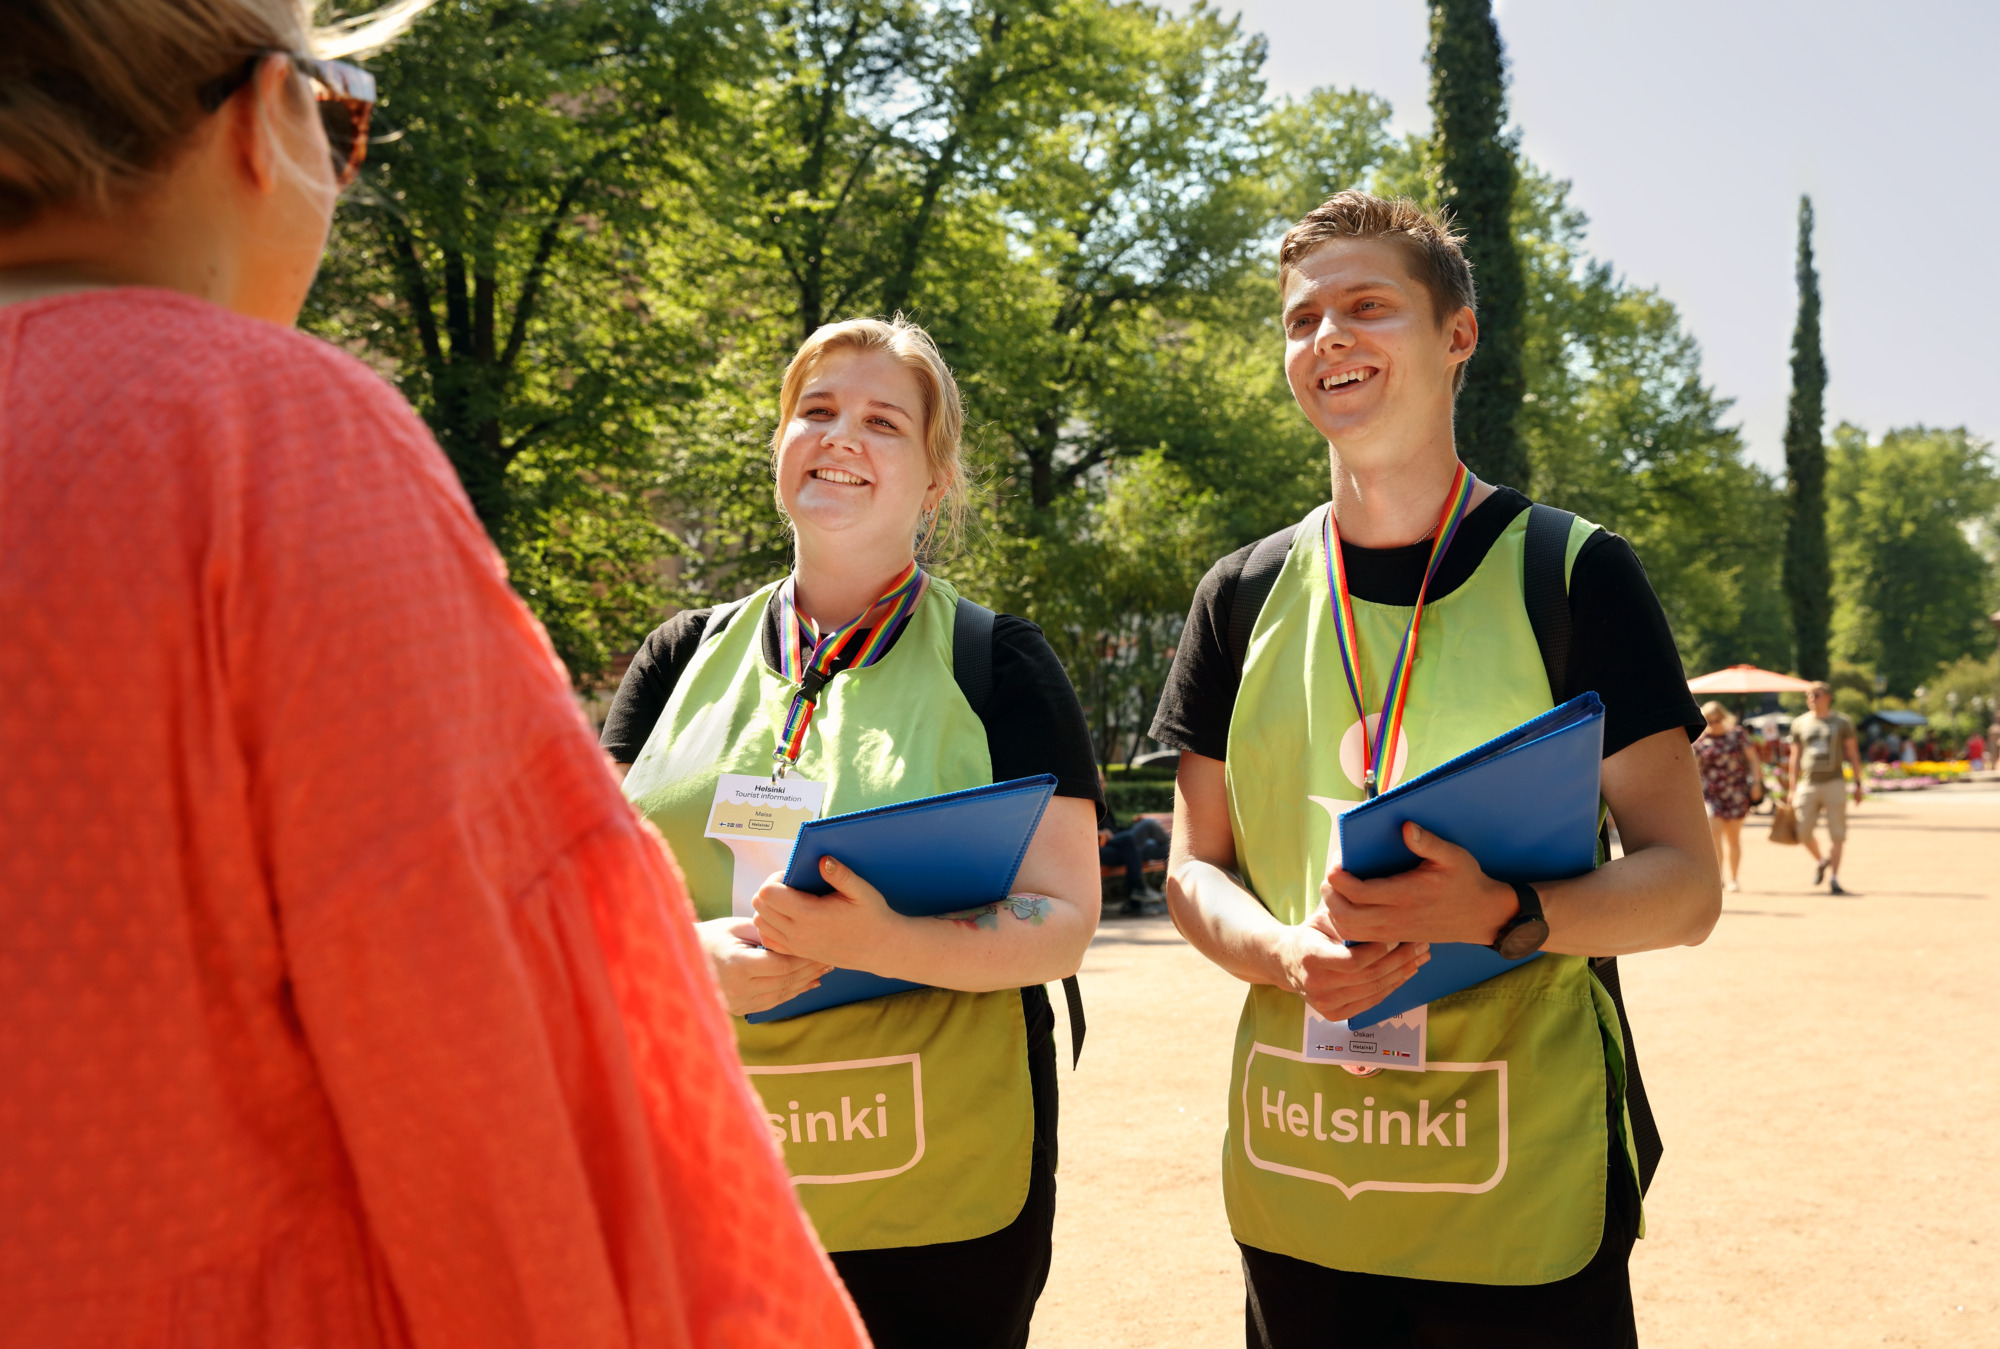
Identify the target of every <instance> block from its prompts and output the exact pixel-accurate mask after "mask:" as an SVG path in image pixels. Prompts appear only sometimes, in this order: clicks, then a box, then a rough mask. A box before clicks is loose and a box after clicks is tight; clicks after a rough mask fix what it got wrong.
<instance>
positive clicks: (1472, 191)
mask: <svg viewBox="0 0 2000 1349" xmlns="http://www.w3.org/2000/svg"><path fill="white" fill-rule="evenodd" d="M1430 58H1431V114H1432V116H1433V118H1434V119H1435V129H1434V130H1433V132H1432V148H1433V152H1434V154H1433V159H1434V162H1435V164H1436V173H1437V195H1438V204H1439V205H1441V206H1443V207H1445V208H1447V209H1449V210H1450V212H1451V214H1452V218H1453V220H1454V221H1455V222H1456V223H1457V225H1458V228H1459V229H1461V230H1463V231H1464V232H1465V255H1466V258H1467V259H1468V260H1469V261H1470V262H1471V263H1472V279H1473V282H1474V284H1475V285H1477V286H1478V288H1479V350H1478V352H1477V353H1476V354H1475V355H1474V356H1473V358H1472V362H1471V365H1470V367H1469V368H1468V369H1467V371H1466V376H1465V387H1464V388H1463V389H1462V390H1461V391H1460V393H1459V395H1458V422H1457V434H1458V452H1459V457H1460V458H1462V459H1464V460H1465V462H1466V463H1467V464H1468V465H1470V466H1471V468H1472V471H1473V472H1475V473H1477V474H1478V475H1479V476H1480V477H1482V478H1484V479H1486V480H1487V481H1488V482H1499V483H1507V484H1509V485H1511V486H1514V487H1518V488H1520V489H1521V490H1522V491H1527V490H1528V455H1527V451H1526V450H1525V449H1524V448H1523V447H1522V445H1521V440H1520V437H1519V435H1518V434H1517V433H1516V431H1515V426H1514V422H1515V417H1516V415H1517V414H1518V413H1519V412H1520V409H1521V395H1522V394H1524V393H1525V392H1527V387H1528V381H1527V375H1526V373H1525V372H1524V371H1523V369H1522V363H1521V346H1522V341H1523V339H1524V337H1525V333H1524V331H1523V329H1524V327H1525V322H1524V320H1525V317H1526V308H1527V305H1526V299H1527V297H1526V291H1527V284H1526V280H1525V277H1524V275H1523V272H1522V267H1521V253H1520V250H1519V249H1518V248H1517V247H1516V246H1515V242H1514V228H1513V209H1514V187H1515V183H1516V182H1517V180H1518V177H1519V171H1518V169H1517V168H1516V166H1515V163H1514V145H1513V141H1512V139H1511V138H1510V137H1509V136H1508V135H1507V133H1506V126H1507V94H1506V81H1507V73H1506V53H1505V51H1504V50H1503V48H1502V47H1501V45H1500V30H1499V29H1498V28H1497V27H1496V26H1495V25H1494V23H1493V7H1492V4H1491V0H1431V50H1430Z"/></svg>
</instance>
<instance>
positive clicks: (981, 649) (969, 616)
mask: <svg viewBox="0 0 2000 1349" xmlns="http://www.w3.org/2000/svg"><path fill="white" fill-rule="evenodd" d="M951 677H952V678H953V679H955V680H957V681H958V691H959V692H960V693H963V694H964V695H965V701H966V702H968V703H971V704H972V710H973V711H974V712H975V713H977V714H978V715H979V716H981V717H984V716H985V715H986V705H987V704H988V703H990V702H991V701H993V611H992V610H991V609H989V608H987V607H986V606H985V605H983V604H975V603H973V602H972V601H971V600H969V599H967V598H965V596H963V595H960V596H959V597H958V612H957V613H955V614H953V615H952V619H951Z"/></svg>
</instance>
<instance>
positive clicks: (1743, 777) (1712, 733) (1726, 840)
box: [1694, 702, 1763, 890]
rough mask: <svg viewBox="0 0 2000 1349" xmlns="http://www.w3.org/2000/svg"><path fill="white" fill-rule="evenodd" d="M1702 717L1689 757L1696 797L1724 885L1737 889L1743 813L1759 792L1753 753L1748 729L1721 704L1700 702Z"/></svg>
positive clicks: (1747, 812) (1747, 810) (1726, 887)
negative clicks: (1697, 779)
mask: <svg viewBox="0 0 2000 1349" xmlns="http://www.w3.org/2000/svg"><path fill="white" fill-rule="evenodd" d="M1701 716H1702V720H1703V721H1704V722H1706V723H1707V725H1708V729H1707V730H1705V731H1703V732H1702V735H1701V739H1699V740H1697V741H1695V742H1694V757H1695V762H1696V764H1697V766H1699V767H1700V769H1701V799H1702V802H1703V804H1704V805H1706V806H1707V807H1708V831H1709V836H1710V837H1711V838H1713V839H1714V840H1715V860H1716V861H1717V862H1718V863H1720V864H1722V866H1723V868H1724V870H1725V871H1726V872H1727V873H1728V876H1729V880H1728V883H1727V884H1726V885H1725V887H1724V888H1725V889H1728V890H1741V889H1742V888H1743V887H1742V886H1741V885H1740V884H1738V883H1737V879H1736V873H1737V869H1738V868H1739V867H1740V866H1741V865H1742V862H1743V817H1744V816H1745V815H1748V814H1749V813H1750V807H1751V805H1752V804H1753V803H1754V802H1755V801H1756V799H1757V798H1758V797H1760V796H1761V795H1763V793H1762V791H1761V790H1760V789H1761V787H1762V783H1761V782H1760V781H1759V778H1760V776H1761V774H1760V772H1759V769H1758V763H1757V751H1756V750H1755V749H1754V748H1753V747H1752V745H1751V742H1750V733H1749V732H1748V731H1746V730H1744V729H1743V728H1742V727H1741V726H1739V725H1737V724H1736V718H1734V717H1732V716H1730V715H1729V710H1728V709H1727V708H1725V707H1724V706H1723V705H1722V704H1721V703H1715V702H1709V703H1703V704H1702V705H1701Z"/></svg>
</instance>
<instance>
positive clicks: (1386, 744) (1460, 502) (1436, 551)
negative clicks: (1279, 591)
mask: <svg viewBox="0 0 2000 1349" xmlns="http://www.w3.org/2000/svg"><path fill="white" fill-rule="evenodd" d="M1474 482H1475V479H1474V478H1473V476H1472V475H1471V474H1470V473H1467V472H1466V471H1465V465H1464V464H1460V465H1459V466H1458V476H1457V477H1455V478H1453V479H1452V480H1451V491H1450V492H1449V493H1448V494H1446V496H1445V501H1444V513H1443V514H1441V515H1440V516H1438V527H1437V532H1436V533H1434V534H1433V535H1432V536H1431V560H1430V565H1429V566H1427V567H1425V568H1424V583H1423V585H1422V586H1420V587H1419V588H1418V589H1417V609H1416V612H1415V613H1413V614H1411V615H1410V626H1409V630H1408V631H1406V632H1405V633H1404V634H1403V644H1402V646H1400V647H1399V648H1397V651H1396V664H1395V665H1394V667H1393V668H1391V669H1390V671H1389V687H1388V688H1387V689H1386V690H1385V691H1384V694H1383V698H1382V714H1381V717H1380V718H1379V719H1378V720H1377V721H1376V723H1375V736H1374V743H1373V744H1370V743H1369V736H1368V714H1367V712H1366V710H1365V709H1366V708H1367V706H1368V703H1367V699H1366V698H1365V697H1364V696H1363V694H1362V689H1361V632H1360V630H1359V629H1358V628H1356V627H1355V625H1354V599H1353V597H1352V596H1350V595H1349V594H1348V593H1347V559H1345V558H1344V557H1342V556H1341V555H1340V526H1339V525H1337V524H1335V523H1334V522H1333V508H1332V507H1331V506H1329V507H1328V508H1327V512H1326V523H1325V525H1324V526H1323V527H1322V528H1321V531H1320V533H1321V539H1322V542H1323V543H1324V544H1325V547H1326V589H1327V601H1328V603H1330V604H1331V605H1332V606H1333V631H1334V634H1335V636H1337V637H1338V638H1339V639H1340V665H1341V669H1342V670H1343V671H1344V672H1345V673H1346V675H1347V691H1348V693H1349V695H1351V696H1352V697H1353V699H1354V715H1355V717H1356V718H1358V719H1359V720H1360V722H1361V768H1362V778H1361V782H1362V786H1363V788H1364V789H1365V790H1366V791H1367V793H1368V796H1369V799H1371V800H1372V799H1374V796H1375V794H1376V792H1377V791H1379V790H1380V789H1381V778H1382V777H1383V776H1384V775H1385V774H1386V773H1387V771H1388V767H1392V766H1393V765H1388V766H1385V761H1386V760H1387V759H1388V756H1389V755H1390V754H1391V753H1392V752H1394V750H1395V747H1396V737H1397V736H1398V735H1399V734H1401V732H1402V729H1403V703H1404V701H1405V700H1406V699H1407V698H1408V697H1409V696H1410V672H1411V666H1412V665H1413V664H1414V663H1415V657H1416V649H1417V628H1418V627H1419V626H1420V625H1421V624H1422V623H1423V621H1424V597H1425V596H1426V595H1428V594H1429V593H1430V589H1431V577H1433V576H1435V575H1437V569H1438V563H1440V562H1441V561H1443V560H1444V554H1445V549H1447V548H1449V547H1451V540H1452V536H1453V535H1454V534H1456V533H1458V525H1459V521H1461V520H1463V519H1464V518H1465V508H1466V506H1467V505H1468V504H1469V503H1470V502H1471V500H1472V488H1473V486H1474Z"/></svg>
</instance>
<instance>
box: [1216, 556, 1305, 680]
mask: <svg viewBox="0 0 2000 1349" xmlns="http://www.w3.org/2000/svg"><path fill="white" fill-rule="evenodd" d="M1298 532H1299V526H1298V525H1286V526H1285V527H1284V528H1283V529H1281V530H1279V531H1278V532H1277V533H1275V534H1266V535H1265V536H1264V537H1263V538H1261V539H1259V540H1257V546H1256V547H1255V548H1252V549H1251V550H1250V556H1249V558H1248V559H1247V560H1246V561H1245V562H1244V563H1243V574H1242V576H1240V577H1238V578H1237V581H1236V595H1235V597H1234V598H1233V599H1231V600H1230V602H1229V632H1228V637H1229V663H1230V665H1231V666H1233V667H1234V668H1235V670H1236V673H1237V674H1238V675H1239V676H1240V675H1241V674H1242V673H1243V661H1244V659H1245V658H1246V657H1247V656H1249V654H1250V634H1251V633H1252V632H1253V631H1254V630H1255V629H1256V627H1257V615H1258V614H1260V613H1262V612H1264V601H1265V600H1267V599H1269V598H1270V597H1271V587H1272V586H1274V585H1276V584H1277V583H1278V573H1279V572H1281V571H1283V570H1284V569H1285V555H1286V554H1287V553H1289V552H1291V551H1292V540H1293V539H1294V538H1296V537H1298Z"/></svg>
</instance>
